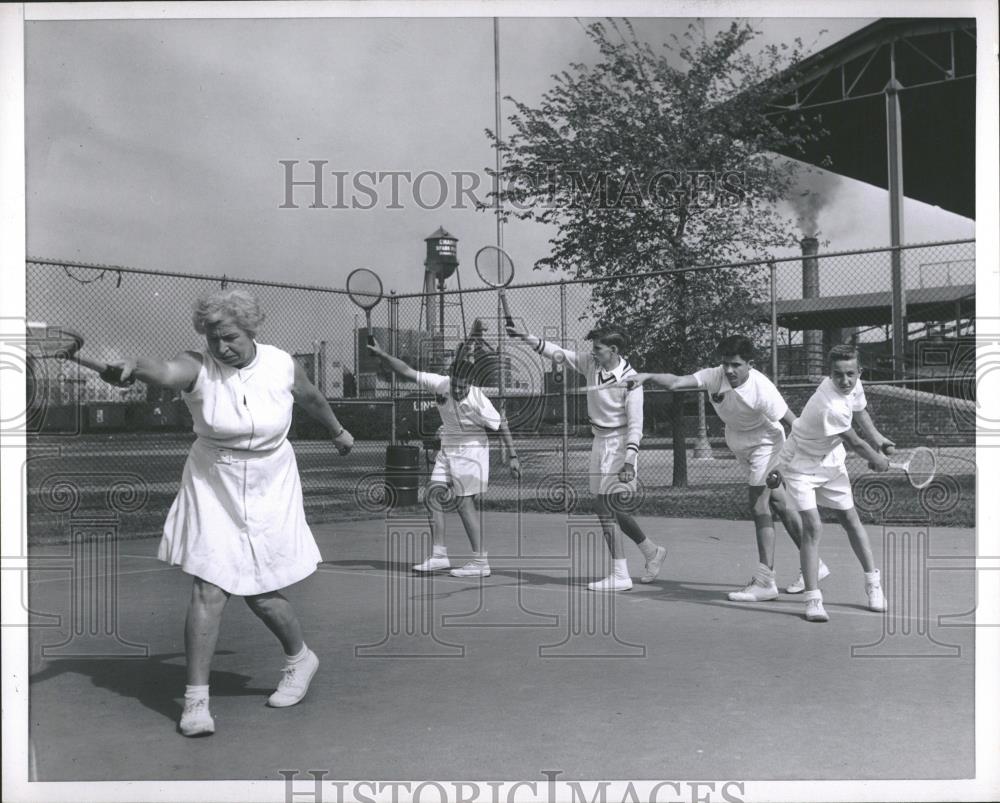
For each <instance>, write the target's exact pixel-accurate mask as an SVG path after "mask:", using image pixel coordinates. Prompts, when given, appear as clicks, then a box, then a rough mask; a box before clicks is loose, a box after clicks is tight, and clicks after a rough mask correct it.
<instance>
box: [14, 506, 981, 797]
mask: <svg viewBox="0 0 1000 803" xmlns="http://www.w3.org/2000/svg"><path fill="white" fill-rule="evenodd" d="M640 522H641V523H642V524H643V525H644V526H645V527H646V528H647V532H649V533H650V534H651V535H652V536H654V537H655V538H656V539H657V540H661V541H662V542H663V543H666V544H668V545H669V547H670V554H669V556H668V561H667V563H666V565H665V568H664V571H663V573H662V574H661V576H660V578H659V579H658V581H657V582H655V583H653V584H650V585H648V586H643V585H640V584H639V583H638V582H637V583H636V586H635V588H634V589H633V590H632V591H629V592H625V593H619V594H617V595H613V596H608V595H598V594H593V593H592V592H588V591H586V589H585V588H584V587H583V583H584V582H585V581H586V580H587V579H589V578H590V576H591V574H592V573H595V572H599V571H600V568H601V567H600V563H601V561H602V560H603V549H598V548H597V543H596V535H595V533H593V531H592V526H591V525H590V524H589V522H588V521H587V520H574V521H571V522H567V519H566V517H564V516H562V515H558V514H526V515H524V516H523V518H522V523H521V527H520V549H519V548H518V540H517V530H518V528H517V526H516V518H515V516H514V515H513V514H509V513H487V514H486V527H487V533H488V538H489V545H490V553H491V563H492V565H493V568H494V574H493V576H492V577H490V578H488V579H486V580H485V581H483V583H482V585H480V584H479V582H478V581H468V580H465V579H457V578H451V577H449V576H447V575H435V576H433V577H432V578H424V577H419V576H414V575H413V574H411V573H410V571H409V570H408V562H409V561H410V559H411V558H414V557H416V555H415V550H417V549H418V548H419V543H418V542H419V541H420V527H419V524H418V522H416V521H411V520H406V519H401V520H393V521H390V522H386V521H385V520H376V519H372V520H367V521H355V522H347V523H343V524H324V525H319V526H317V527H316V528H315V532H316V536H317V540H318V542H319V544H320V547H321V550H322V553H323V557H324V563H323V564H322V566H321V568H320V570H319V572H318V573H317V574H315V575H314V576H312V577H311V578H309V579H307V580H306V581H304V582H302V583H301V584H299V585H298V586H296V587H294V588H293V589H291V592H290V596H291V598H292V599H293V601H294V602H295V604H296V606H297V608H298V610H299V614H300V616H301V618H302V620H303V624H304V627H305V630H306V639H307V642H308V643H309V644H310V646H311V647H312V648H313V649H314V650H315V651H316V653H317V654H318V655H319V656H320V660H321V661H322V665H321V667H320V672H319V674H318V675H317V676H316V678H315V679H314V681H313V685H312V687H311V689H310V692H309V695H308V697H307V698H306V699H305V700H304V701H303V702H302V703H301V704H299V705H298V706H295V707H293V708H290V709H280V710H275V709H270V708H268V707H266V706H265V700H266V699H267V696H268V695H269V694H270V692H271V691H272V690H273V688H274V684H275V683H276V681H277V679H278V674H279V669H280V667H281V663H282V662H281V651H280V648H279V646H278V644H277V642H276V641H275V640H274V638H273V637H272V636H271V635H270V633H268V632H267V631H266V629H265V628H264V627H263V625H261V624H260V623H259V622H258V621H257V620H256V619H255V618H253V616H252V615H251V614H250V612H249V610H248V609H247V608H246V606H245V605H244V604H243V603H242V601H241V600H239V599H238V598H234V599H233V600H232V601H231V602H230V605H229V608H228V609H227V611H226V615H225V620H224V622H223V630H222V635H221V637H220V641H219V651H218V654H217V657H216V660H215V663H214V666H213V675H212V712H213V714H214V716H215V719H216V726H217V731H216V734H215V735H214V736H211V737H208V738H202V739H186V738H184V737H182V736H180V735H179V734H178V733H177V732H176V730H175V726H176V720H177V718H178V716H179V713H180V701H181V697H182V695H183V689H184V656H183V649H184V646H183V619H184V610H185V606H186V603H187V597H188V593H189V589H190V578H189V577H187V576H186V575H184V574H183V573H181V572H180V570H178V569H175V568H170V567H167V566H165V565H163V564H161V563H159V562H158V561H157V560H156V559H155V550H156V546H157V542H156V540H153V539H139V540H132V541H121V542H118V543H119V546H118V550H119V556H118V564H117V571H116V572H113V573H112V574H111V575H109V576H105V577H104V578H103V580H100V582H99V581H98V577H97V576H95V572H96V573H97V575H100V573H101V572H102V571H103V569H102V568H101V567H102V566H104V565H110V564H103V563H101V561H103V560H104V558H103V557H101V558H100V559H99V560H97V559H95V560H82V561H78V562H77V564H76V566H77V568H76V569H75V570H74V571H75V573H72V572H71V571H70V570H69V569H68V568H67V567H69V566H72V565H73V561H72V558H71V547H70V546H69V545H62V546H46V547H38V548H35V549H34V550H33V558H34V560H33V566H34V567H35V568H34V569H33V570H32V571H31V573H30V608H31V610H32V612H33V621H34V622H35V624H36V625H38V626H36V627H35V628H33V629H32V640H31V641H32V643H31V684H30V689H31V696H30V723H31V732H30V735H31V740H32V746H33V750H34V763H35V767H36V773H37V779H38V780H44V781H70V780H75V781H84V780H95V781H96V780H159V779H172V780H178V779H193V780H204V779H266V780H281V776H280V775H279V774H278V772H279V770H282V769H297V770H300V771H301V772H302V773H304V772H305V771H306V770H308V769H325V770H327V771H328V772H329V775H328V776H327V777H328V778H344V779H348V778H379V779H386V780H393V779H422V778H454V779H473V778H475V779H480V780H494V779H495V780H500V779H529V780H531V779H536V780H540V779H541V777H542V776H541V775H540V772H541V770H553V769H555V770H561V771H562V772H563V773H565V775H563V776H562V777H563V778H575V779H581V780H583V779H610V778H623V779H635V780H642V779H652V778H663V777H702V778H721V777H727V778H740V779H747V780H757V779H793V778H816V779H838V778H859V779H863V778H873V779H874V778H886V777H896V778H900V777H906V778H955V777H968V776H970V775H971V774H972V773H973V770H974V767H973V765H972V762H973V758H972V757H973V756H974V741H973V739H974V733H973V728H974V695H973V692H974V674H973V673H974V657H973V641H974V640H973V636H974V631H973V630H972V629H971V628H970V627H945V626H943V623H941V622H939V620H938V617H939V616H945V615H958V616H959V617H960V618H959V619H958V620H957V621H958V622H959V623H965V624H968V623H969V622H971V616H970V615H969V612H970V611H972V610H973V609H974V607H975V599H974V577H973V573H972V572H971V571H954V570H949V571H933V572H931V573H930V577H931V579H930V582H929V584H924V585H923V588H922V590H920V589H917V588H916V586H917V584H912V587H909V588H907V589H904V588H903V586H904V585H909V581H908V580H906V579H905V578H903V579H900V582H898V583H897V584H896V586H894V585H893V583H894V579H893V574H892V570H891V567H889V566H887V565H886V562H885V561H886V560H889V561H890V562H891V561H892V560H893V558H892V557H891V555H890V556H889V557H886V558H881V559H880V560H879V562H880V563H881V565H882V567H883V573H884V577H885V580H884V584H885V586H886V591H887V598H888V600H889V604H890V606H893V607H892V608H890V612H889V613H888V614H886V615H885V616H883V615H880V614H876V613H871V612H869V611H867V610H866V609H865V608H864V602H865V597H864V591H863V581H862V577H861V570H860V568H859V567H858V565H857V563H856V561H855V559H854V556H853V554H852V553H851V551H850V547H849V545H848V542H847V539H846V537H845V536H844V535H843V534H842V533H841V532H839V531H838V530H836V528H834V527H830V526H828V528H827V531H826V537H825V539H824V542H823V549H822V554H823V556H824V558H825V560H826V562H827V563H828V564H829V565H830V567H831V569H832V572H833V573H832V575H831V576H830V577H829V578H828V579H827V580H825V581H824V582H823V588H824V594H825V599H826V607H827V610H828V611H829V612H830V615H831V621H830V622H829V623H828V624H825V625H820V624H810V623H807V622H805V620H804V619H803V618H802V615H801V614H802V601H801V598H800V597H793V596H789V595H782V597H780V598H779V599H778V600H776V601H774V602H768V603H763V604H759V605H752V604H742V603H731V602H729V601H728V600H726V599H725V592H726V591H728V590H730V589H732V588H733V587H734V586H737V585H742V583H743V582H744V581H745V580H746V579H747V578H748V577H749V576H750V574H751V573H752V571H753V567H754V564H755V562H756V555H755V550H754V548H753V545H752V531H751V526H750V524H749V523H748V522H730V521H720V520H706V519H679V520H668V519H654V518H640ZM449 528H450V529H449V534H448V540H449V544H450V546H451V551H452V554H453V556H454V553H455V552H456V551H457V548H458V547H459V545H462V544H464V543H465V537H464V533H462V532H461V529H460V525H459V522H458V520H457V517H455V516H450V517H449ZM916 529H920V528H916ZM869 530H870V532H871V533H872V536H873V546H874V548H875V550H876V554H877V555H880V554H881V550H882V549H883V543H884V540H886V539H884V538H883V532H882V529H881V528H875V527H870V528H869ZM387 533H388V534H387ZM779 538H780V539H782V540H780V541H779V548H778V559H777V565H776V568H777V571H778V579H779V585H781V586H784V585H787V584H788V583H789V582H790V581H791V580H793V579H794V577H795V575H796V573H797V563H796V556H795V554H794V552H793V550H792V548H791V544H790V542H789V541H788V540H787V538H785V536H784V535H783V534H781V533H779ZM888 540H891V541H892V542H893V543H895V535H893V536H892V538H890V539H888ZM107 543H111V544H113V543H115V542H114V541H113V539H112V540H111V541H109V542H107ZM973 546H974V543H973V533H972V532H971V531H970V530H959V529H935V530H933V531H931V532H930V533H929V548H928V549H924V550H923V551H924V553H926V554H927V555H929V560H928V561H927V564H926V565H927V566H928V567H930V568H932V569H933V568H934V566H935V565H937V566H939V567H940V566H941V565H942V564H943V565H945V567H946V568H947V567H950V568H951V569H954V568H957V567H960V566H963V565H967V563H968V561H965V562H963V561H962V560H960V558H963V557H964V556H968V555H971V554H973V553H974V550H973ZM568 547H570V548H571V551H570V553H569V554H567V552H568ZM911 547H912V545H911ZM922 549H923V548H922ZM910 551H911V553H912V552H913V549H912V548H911V549H910ZM917 551H920V550H917ZM519 552H520V554H518V553H519ZM454 562H455V558H454V557H453V563H454ZM630 564H631V569H632V574H633V576H637V575H638V573H639V571H640V568H641V563H640V559H639V553H638V550H636V549H634V548H630ZM81 567H83V568H81ZM86 567H90V568H86ZM94 567H97V568H94ZM112 577H113V578H114V579H116V581H117V586H115V584H114V583H111V582H109V581H110V580H111V579H112ZM73 578H76V579H73ZM904 591H905V592H906V593H909V594H911V596H912V595H913V594H914V593H916V594H917V596H918V597H919V598H920V602H921V604H913V600H912V599H911V600H910V603H909V604H908V605H905V606H904V604H903V603H902V602H900V598H901V594H902V593H903V592H904ZM98 595H103V596H102V598H101V599H103V600H111V604H105V605H104V608H106V609H110V608H114V609H115V610H116V611H117V617H118V620H117V627H116V629H117V633H118V636H119V637H120V641H114V640H113V639H111V638H105V639H103V640H102V639H101V638H100V637H99V633H100V631H101V626H100V625H99V623H98V622H97V621H96V620H97V619H100V616H101V614H99V613H95V610H96V611H99V610H100V609H101V599H98V598H97V597H98ZM115 600H117V604H114V603H115ZM74 601H75V605H74ZM922 604H926V607H927V611H928V616H927V617H924V616H923V614H922V613H921V611H920V608H921V607H922ZM94 606H96V608H95V607H94ZM963 614H964V617H963V616H962V615H963ZM53 616H55V617H59V619H58V620H57V619H55V618H53ZM74 617H75V619H74ZM74 621H76V624H73V622H74ZM102 621H103V620H102ZM88 623H89V624H88ZM73 627H75V628H76V630H77V635H76V636H75V637H74V638H71V639H67V636H68V634H69V633H70V629H71V628H73ZM89 629H92V630H94V631H97V632H98V636H93V635H92V634H90V632H89ZM887 633H888V634H887ZM121 642H128V643H132V644H134V645H135V646H128V644H125V643H121ZM60 644H62V646H57V645H60ZM863 645H876V646H873V647H872V646H870V647H867V648H865V647H864V646H863ZM944 645H953V646H951V647H946V646H944ZM852 646H853V647H855V648H858V647H860V648H861V649H860V653H865V655H864V657H862V656H861V655H860V654H858V655H855V656H854V657H852ZM43 648H44V649H46V650H48V651H52V650H54V651H55V653H56V654H57V656H60V657H53V656H48V657H43V655H42V650H43ZM146 649H148V655H147V656H146V657H142V652H143V650H146ZM88 651H89V652H91V653H96V655H92V656H91V657H82V656H81V655H80V653H85V652H88ZM126 653H133V654H136V655H138V656H139V657H125V654H126ZM102 655H103V657H102ZM888 655H895V656H896V657H886V656H888ZM406 656H422V657H406ZM919 656H924V657H919ZM87 734H89V735H87Z"/></svg>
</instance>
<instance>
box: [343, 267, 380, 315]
mask: <svg viewBox="0 0 1000 803" xmlns="http://www.w3.org/2000/svg"><path fill="white" fill-rule="evenodd" d="M347 294H348V295H349V296H350V298H351V301H353V302H354V303H355V304H357V305H358V306H359V307H362V308H367V309H371V308H372V307H374V306H375V305H376V304H378V302H379V301H381V300H382V280H381V279H379V277H378V276H377V275H375V273H374V272H373V271H370V270H368V269H367V268H360V269H358V270H356V271H354V272H353V273H352V274H351V275H350V276H348V277H347Z"/></svg>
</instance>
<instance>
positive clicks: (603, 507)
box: [507, 325, 667, 591]
mask: <svg viewBox="0 0 1000 803" xmlns="http://www.w3.org/2000/svg"><path fill="white" fill-rule="evenodd" d="M507 331H508V332H509V334H510V336H511V337H516V338H520V339H522V340H524V341H525V342H527V343H528V345H530V346H531V347H532V348H533V349H534V350H535V351H536V352H538V353H539V354H541V355H542V356H543V357H548V358H549V359H552V360H556V361H565V362H566V364H567V365H569V366H570V368H572V369H573V370H574V371H577V372H578V373H580V374H583V376H584V377H585V378H586V383H587V415H588V417H589V418H590V426H591V431H592V432H593V435H594V442H593V445H592V446H591V450H590V492H591V493H592V494H594V497H595V502H596V508H597V517H598V518H599V519H600V521H601V529H602V531H603V535H604V540H605V542H606V543H607V545H608V550H609V551H610V552H611V559H612V563H613V569H612V572H611V574H610V575H609V576H608V577H605V578H604V579H602V580H596V581H594V582H592V583H589V584H588V585H587V587H588V588H589V589H590V590H591V591H627V590H628V589H630V588H632V578H631V577H630V576H629V571H628V561H627V560H626V558H625V546H624V542H623V541H622V537H621V533H620V532H619V530H618V527H620V528H621V531H624V533H625V534H626V535H627V536H628V537H629V538H630V539H631V540H632V541H633V542H635V544H636V545H637V546H638V547H639V549H640V551H641V552H642V554H643V557H645V559H646V566H645V571H644V572H643V574H642V576H641V577H640V578H639V580H640V582H643V583H651V582H652V581H653V580H654V579H656V576H657V575H658V574H659V573H660V568H661V566H662V565H663V561H664V559H665V558H666V556H667V550H666V548H665V547H661V546H657V545H656V544H654V543H653V541H652V540H651V539H649V538H647V537H646V534H645V533H644V532H643V531H642V528H641V527H640V526H639V523H638V522H637V521H636V520H635V519H634V518H633V517H632V516H631V515H630V514H629V513H627V512H626V511H625V509H624V507H625V506H624V505H623V504H622V503H621V501H620V500H621V497H622V496H624V495H626V494H629V493H635V490H636V462H637V459H638V455H639V443H640V442H641V441H642V389H641V388H640V389H639V390H638V391H635V392H632V393H629V392H628V391H627V390H626V389H625V388H624V387H621V386H620V382H621V380H623V379H627V378H629V377H631V376H632V375H634V374H635V371H634V370H633V369H632V366H631V365H629V362H628V360H626V359H625V358H624V357H623V356H622V354H621V352H622V350H623V349H624V348H625V338H624V337H623V336H622V335H621V334H620V333H619V332H611V331H609V332H596V331H595V332H591V333H590V334H588V335H587V339H588V340H590V341H591V343H592V346H591V350H590V352H589V353H588V352H585V351H580V352H576V351H570V350H569V349H564V348H561V347H560V346H557V345H555V344H554V343H547V342H545V341H544V340H542V339H541V338H539V337H535V336H534V335H530V334H528V333H527V332H526V331H524V329H522V328H521V327H520V326H519V325H515V326H513V327H511V326H508V327H507ZM616 523H617V525H618V527H616V526H615V525H616Z"/></svg>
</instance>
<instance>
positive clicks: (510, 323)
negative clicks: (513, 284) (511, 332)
mask: <svg viewBox="0 0 1000 803" xmlns="http://www.w3.org/2000/svg"><path fill="white" fill-rule="evenodd" d="M500 305H501V306H502V307H503V317H504V323H505V324H507V328H508V329H513V328H514V316H513V315H511V314H510V307H508V306H507V294H506V293H505V292H503V290H501V291H500Z"/></svg>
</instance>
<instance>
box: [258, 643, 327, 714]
mask: <svg viewBox="0 0 1000 803" xmlns="http://www.w3.org/2000/svg"><path fill="white" fill-rule="evenodd" d="M317 669H319V658H317V657H316V653H314V652H313V651H312V650H309V653H308V654H307V655H306V657H305V658H303V659H302V660H301V661H297V662H296V663H294V664H288V665H287V666H286V667H285V668H284V669H282V670H281V672H282V676H281V682H280V683H278V688H277V689H275V692H274V694H272V695H271V696H270V697H268V698H267V704H268V705H269V706H271V707H272V708H287V707H288V706H290V705H295V704H296V703H297V702H299V701H300V700H301V699H302V698H303V697H305V696H306V692H308V691H309V684H310V682H312V679H313V675H315V674H316V670H317Z"/></svg>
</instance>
